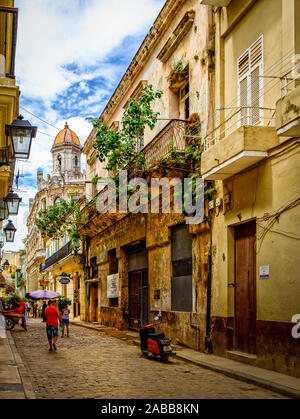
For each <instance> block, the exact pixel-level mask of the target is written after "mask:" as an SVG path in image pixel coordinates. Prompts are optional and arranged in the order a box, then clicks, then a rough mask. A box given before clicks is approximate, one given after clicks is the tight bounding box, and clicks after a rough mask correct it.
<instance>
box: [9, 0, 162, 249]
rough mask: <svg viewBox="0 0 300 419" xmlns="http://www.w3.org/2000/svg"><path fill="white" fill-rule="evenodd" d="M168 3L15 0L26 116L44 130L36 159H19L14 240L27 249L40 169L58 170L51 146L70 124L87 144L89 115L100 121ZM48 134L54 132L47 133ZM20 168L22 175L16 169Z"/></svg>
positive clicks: (33, 156)
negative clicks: (19, 201) (32, 200)
mask: <svg viewBox="0 0 300 419" xmlns="http://www.w3.org/2000/svg"><path fill="white" fill-rule="evenodd" d="M164 3H165V1H164V0H126V1H122V0H15V7H18V8H19V26H18V41H17V57H16V75H17V82H18V85H19V86H20V89H21V101H20V113H21V114H22V115H23V116H24V117H25V119H28V120H29V121H30V122H31V123H32V125H37V126H38V128H39V132H38V136H37V138H36V139H35V140H33V141H34V143H33V146H32V151H31V155H30V161H29V162H23V163H21V162H18V166H17V170H18V169H19V171H20V175H21V177H20V180H19V190H20V192H18V193H19V195H20V196H21V197H22V198H23V203H22V206H21V208H20V211H19V215H18V217H12V220H13V222H14V224H15V226H16V227H17V230H18V231H17V233H16V238H15V242H14V243H13V244H9V243H7V244H6V245H5V250H19V249H20V248H23V240H24V238H25V236H26V234H27V229H26V216H27V214H28V201H29V198H33V197H34V196H35V194H36V172H37V169H43V170H44V176H46V174H47V173H50V172H51V153H50V149H51V146H52V143H53V140H54V138H55V136H56V135H57V133H58V130H57V129H55V128H53V127H51V126H49V125H47V124H45V123H43V122H42V121H40V120H39V119H37V118H35V117H34V116H33V115H31V114H29V113H28V112H27V111H29V112H31V113H33V114H35V115H37V116H38V117H40V118H41V119H44V120H46V121H47V122H49V123H51V124H53V125H54V126H55V127H58V128H60V129H62V128H63V127H64V123H65V121H68V123H69V126H70V128H71V129H72V130H73V131H75V132H76V133H77V135H78V136H79V137H80V139H81V140H82V142H84V141H85V139H86V138H87V136H88V134H89V132H90V129H91V127H90V125H89V124H88V123H87V122H86V121H85V118H86V117H88V116H99V115H100V113H101V111H102V110H103V108H104V107H105V104H106V103H107V101H108V99H109V98H110V96H111V94H112V93H113V91H114V89H115V87H116V86H117V84H118V82H119V80H120V79H121V77H122V75H123V74H124V72H125V70H126V68H127V67H128V65H129V63H130V61H131V59H132V58H133V56H134V54H135V53H136V51H137V49H138V47H139V45H140V43H141V42H142V40H143V38H144V37H145V35H146V33H147V32H148V30H149V29H150V27H151V25H152V23H153V21H154V19H155V18H156V16H157V15H158V13H159V11H160V9H161V8H162V6H163V4H164ZM45 134H48V136H47V135H45ZM17 170H16V172H17Z"/></svg>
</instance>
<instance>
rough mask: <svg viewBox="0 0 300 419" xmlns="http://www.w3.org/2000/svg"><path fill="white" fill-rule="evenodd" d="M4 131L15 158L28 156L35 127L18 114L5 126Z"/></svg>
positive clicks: (34, 134) (34, 135) (26, 157)
mask: <svg viewBox="0 0 300 419" xmlns="http://www.w3.org/2000/svg"><path fill="white" fill-rule="evenodd" d="M5 132H6V135H7V136H8V137H10V141H11V143H12V146H13V150H14V155H15V158H17V159H25V160H27V159H28V158H29V154H30V149H31V142H32V139H33V138H35V137H36V134H37V127H33V126H32V125H31V123H30V122H29V121H26V120H24V118H23V116H21V115H20V116H18V119H15V120H14V121H13V123H12V124H11V125H6V126H5Z"/></svg>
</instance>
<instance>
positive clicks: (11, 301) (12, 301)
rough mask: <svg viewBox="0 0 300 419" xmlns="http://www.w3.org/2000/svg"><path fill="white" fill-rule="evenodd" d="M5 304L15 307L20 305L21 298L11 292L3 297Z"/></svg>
mask: <svg viewBox="0 0 300 419" xmlns="http://www.w3.org/2000/svg"><path fill="white" fill-rule="evenodd" d="M3 300H4V302H5V304H6V305H8V306H10V307H12V308H15V307H19V306H20V302H21V301H22V298H21V297H19V295H17V294H11V295H9V296H8V297H6V298H4V299H3Z"/></svg>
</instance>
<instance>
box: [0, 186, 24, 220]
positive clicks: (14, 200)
mask: <svg viewBox="0 0 300 419" xmlns="http://www.w3.org/2000/svg"><path fill="white" fill-rule="evenodd" d="M3 201H4V202H6V203H7V207H8V212H9V215H18V212H19V207H20V203H21V202H22V198H20V197H19V195H17V194H16V193H13V192H12V191H11V192H10V193H9V194H8V195H7V196H6V197H5V198H3Z"/></svg>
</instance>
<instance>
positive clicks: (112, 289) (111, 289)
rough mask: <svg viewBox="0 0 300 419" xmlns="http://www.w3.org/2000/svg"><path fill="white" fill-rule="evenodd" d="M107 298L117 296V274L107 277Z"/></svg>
mask: <svg viewBox="0 0 300 419" xmlns="http://www.w3.org/2000/svg"><path fill="white" fill-rule="evenodd" d="M107 298H119V274H114V275H109V276H108V277H107Z"/></svg>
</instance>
